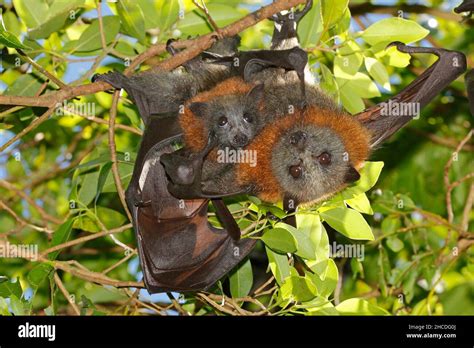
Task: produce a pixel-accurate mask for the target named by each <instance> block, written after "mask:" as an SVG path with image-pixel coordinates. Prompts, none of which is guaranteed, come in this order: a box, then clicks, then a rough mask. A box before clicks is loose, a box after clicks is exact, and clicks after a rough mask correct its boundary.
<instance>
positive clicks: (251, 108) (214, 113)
mask: <svg viewBox="0 0 474 348" xmlns="http://www.w3.org/2000/svg"><path fill="white" fill-rule="evenodd" d="M260 86H261V87H260ZM262 96H263V85H258V86H256V87H254V88H253V89H252V90H251V91H250V92H249V93H248V94H247V95H227V96H222V97H219V98H216V99H214V100H212V101H210V102H204V103H203V102H196V103H192V104H191V105H190V106H189V107H190V109H191V110H192V111H193V113H194V114H195V115H198V116H200V117H202V119H203V120H204V123H205V124H206V127H207V128H208V129H209V131H212V132H214V134H215V136H216V138H217V143H218V145H219V147H221V148H224V147H231V148H234V149H239V148H242V147H244V146H246V145H247V144H248V143H249V142H250V141H251V140H252V139H253V138H254V137H255V136H256V135H257V132H258V130H259V127H260V122H261V120H260V119H261V117H260V115H259V110H258V102H259V100H260V98H261V97H262Z"/></svg>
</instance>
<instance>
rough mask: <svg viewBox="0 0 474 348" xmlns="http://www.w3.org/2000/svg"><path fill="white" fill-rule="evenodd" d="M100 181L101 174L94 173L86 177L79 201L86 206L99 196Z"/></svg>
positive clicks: (82, 184)
mask: <svg viewBox="0 0 474 348" xmlns="http://www.w3.org/2000/svg"><path fill="white" fill-rule="evenodd" d="M98 181H99V172H93V173H89V174H86V175H84V178H83V179H82V183H81V188H80V189H79V192H78V195H77V199H78V201H79V202H81V203H82V204H83V205H84V206H87V205H89V203H91V202H92V200H93V199H94V197H95V196H96V194H97V188H98Z"/></svg>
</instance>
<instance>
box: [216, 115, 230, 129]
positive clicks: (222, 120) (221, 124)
mask: <svg viewBox="0 0 474 348" xmlns="http://www.w3.org/2000/svg"><path fill="white" fill-rule="evenodd" d="M227 122H228V121H227V117H225V116H221V117H220V118H219V121H218V122H217V124H218V125H219V127H224V126H225V125H226V124H227Z"/></svg>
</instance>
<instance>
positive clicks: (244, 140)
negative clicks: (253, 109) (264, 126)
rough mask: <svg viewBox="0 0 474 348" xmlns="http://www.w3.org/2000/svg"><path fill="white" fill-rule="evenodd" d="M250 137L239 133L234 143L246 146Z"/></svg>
mask: <svg viewBox="0 0 474 348" xmlns="http://www.w3.org/2000/svg"><path fill="white" fill-rule="evenodd" d="M248 141H249V138H248V137H247V136H246V135H245V134H237V135H236V136H235V137H234V144H235V145H236V146H245V145H247V143H248Z"/></svg>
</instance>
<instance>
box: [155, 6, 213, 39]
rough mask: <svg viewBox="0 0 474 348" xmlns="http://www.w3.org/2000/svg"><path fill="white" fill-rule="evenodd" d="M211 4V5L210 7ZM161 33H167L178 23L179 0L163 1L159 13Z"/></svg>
mask: <svg viewBox="0 0 474 348" xmlns="http://www.w3.org/2000/svg"><path fill="white" fill-rule="evenodd" d="M210 5H211V4H209V6H210ZM158 13H159V16H158V19H159V27H160V31H161V32H162V33H163V32H166V30H168V29H169V28H170V27H171V26H172V25H173V24H174V23H176V21H177V20H178V14H179V0H167V1H163V2H162V4H161V7H160V9H159V11H158Z"/></svg>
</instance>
